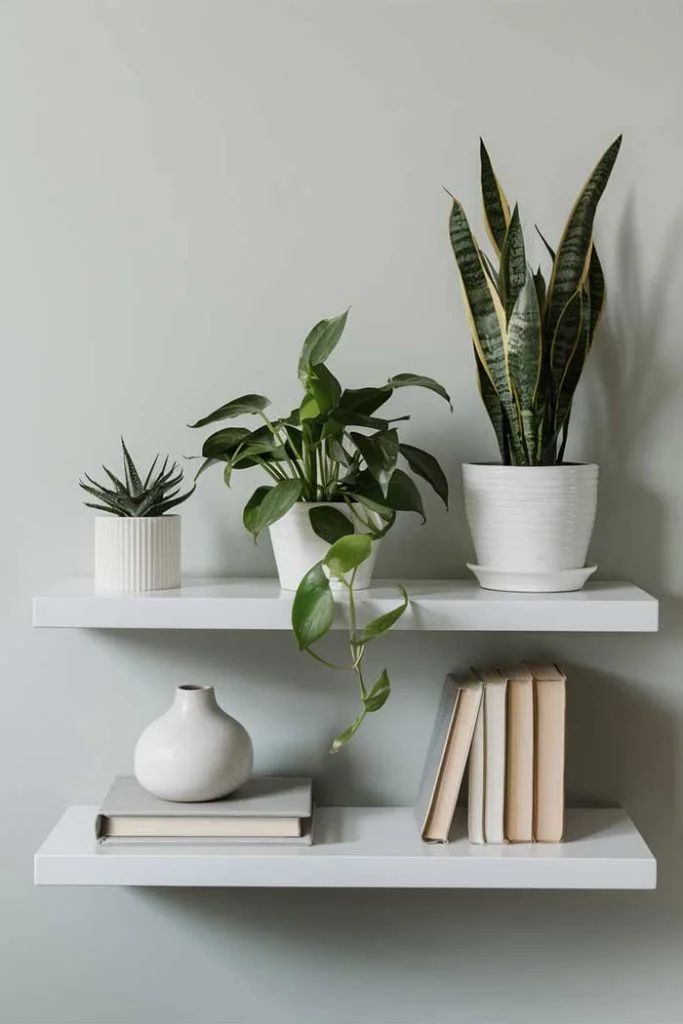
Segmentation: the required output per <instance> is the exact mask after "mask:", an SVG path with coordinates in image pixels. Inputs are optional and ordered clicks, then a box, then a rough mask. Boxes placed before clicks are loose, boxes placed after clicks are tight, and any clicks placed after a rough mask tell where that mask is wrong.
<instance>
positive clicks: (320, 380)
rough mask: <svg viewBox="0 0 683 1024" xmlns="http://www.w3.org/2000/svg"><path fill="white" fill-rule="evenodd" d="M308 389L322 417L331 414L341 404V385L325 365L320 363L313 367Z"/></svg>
mask: <svg viewBox="0 0 683 1024" xmlns="http://www.w3.org/2000/svg"><path fill="white" fill-rule="evenodd" d="M308 387H309V389H310V391H311V394H312V395H313V397H314V398H315V400H316V402H317V404H318V409H319V410H320V413H321V414H322V415H325V414H326V413H328V412H330V410H331V409H334V408H335V406H337V405H338V404H339V399H340V398H341V393H342V389H341V384H340V383H339V381H338V380H337V378H336V377H335V376H334V374H333V373H330V371H329V370H328V369H327V367H326V366H325V364H324V363H318V364H317V365H316V366H312V367H311V371H310V373H309V376H308Z"/></svg>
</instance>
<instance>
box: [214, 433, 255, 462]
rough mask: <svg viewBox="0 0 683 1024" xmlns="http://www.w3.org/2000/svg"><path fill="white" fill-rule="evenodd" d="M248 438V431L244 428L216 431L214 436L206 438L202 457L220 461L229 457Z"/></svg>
mask: <svg viewBox="0 0 683 1024" xmlns="http://www.w3.org/2000/svg"><path fill="white" fill-rule="evenodd" d="M249 436H250V431H248V430H247V429H246V428H245V427H224V428H223V429H222V430H217V431H216V433H215V434H211V436H210V437H207V439H206V441H205V442H204V444H203V445H202V455H203V456H204V458H206V459H220V458H223V457H224V456H226V455H230V454H231V453H232V452H234V450H235V449H236V448H237V447H238V446H239V445H240V444H241V443H242V442H243V441H244V439H245V438H247V437H249Z"/></svg>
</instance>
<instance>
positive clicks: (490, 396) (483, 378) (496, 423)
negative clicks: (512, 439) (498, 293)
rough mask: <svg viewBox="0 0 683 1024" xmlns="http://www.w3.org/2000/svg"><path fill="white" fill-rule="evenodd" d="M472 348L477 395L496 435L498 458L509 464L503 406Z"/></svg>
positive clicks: (475, 348)
mask: <svg viewBox="0 0 683 1024" xmlns="http://www.w3.org/2000/svg"><path fill="white" fill-rule="evenodd" d="M472 346H473V348H474V358H475V360H476V364H477V380H478V382H479V393H480V395H481V400H482V402H483V403H484V408H485V409H486V411H487V413H488V415H489V419H490V420H491V424H492V426H493V429H494V431H495V434H496V441H497V442H498V449H499V451H500V457H501V459H502V461H503V462H509V458H508V448H507V443H506V439H505V413H504V412H503V406H502V405H501V401H500V398H499V397H498V395H497V394H496V389H495V388H494V386H493V384H492V383H491V381H490V380H489V376H488V374H487V372H486V370H485V369H484V367H483V365H482V361H481V359H480V358H479V353H478V352H477V346H476V344H475V343H474V341H473V342H472Z"/></svg>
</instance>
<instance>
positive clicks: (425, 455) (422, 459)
mask: <svg viewBox="0 0 683 1024" xmlns="http://www.w3.org/2000/svg"><path fill="white" fill-rule="evenodd" d="M398 447H399V451H400V453H401V455H402V456H403V458H404V459H405V460H406V462H407V463H408V465H409V466H410V468H411V469H412V471H413V473H415V475H416V476H419V477H422V479H423V480H426V481H427V483H428V484H429V485H430V486H431V487H432V488H433V489H434V490H435V491H436V493H437V494H438V496H439V497H440V498H441V500H442V502H443V503H444V505H445V506H446V508H448V480H447V479H446V475H445V473H444V471H443V470H442V468H441V466H440V465H439V463H438V461H437V460H436V459H435V458H434V456H433V455H430V454H429V452H425V451H423V450H422V448H416V447H415V446H414V445H412V444H400V445H399V446H398Z"/></svg>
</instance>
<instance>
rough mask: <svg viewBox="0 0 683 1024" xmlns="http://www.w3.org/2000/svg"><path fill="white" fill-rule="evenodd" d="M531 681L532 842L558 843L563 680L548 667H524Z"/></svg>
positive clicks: (561, 797)
mask: <svg viewBox="0 0 683 1024" xmlns="http://www.w3.org/2000/svg"><path fill="white" fill-rule="evenodd" d="M527 668H528V669H529V671H530V672H531V674H532V676H533V679H534V705H535V728H534V750H535V757H534V761H535V765H534V825H533V828H534V839H536V840H537V841H538V842H539V843H559V842H560V840H561V839H562V835H563V833H564V762H565V717H566V682H567V680H566V676H565V674H564V672H563V671H562V669H561V668H559V667H558V666H557V665H552V664H538V663H533V664H528V665H527Z"/></svg>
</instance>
